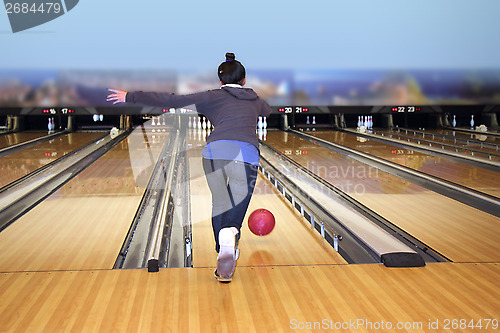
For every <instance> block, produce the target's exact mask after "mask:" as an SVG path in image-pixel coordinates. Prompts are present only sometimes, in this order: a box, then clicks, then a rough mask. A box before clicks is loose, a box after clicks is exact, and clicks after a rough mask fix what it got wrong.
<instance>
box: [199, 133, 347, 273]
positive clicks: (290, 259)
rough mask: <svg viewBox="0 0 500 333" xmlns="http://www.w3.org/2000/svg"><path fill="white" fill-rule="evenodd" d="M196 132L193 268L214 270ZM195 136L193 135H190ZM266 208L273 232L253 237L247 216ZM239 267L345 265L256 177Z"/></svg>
mask: <svg viewBox="0 0 500 333" xmlns="http://www.w3.org/2000/svg"><path fill="white" fill-rule="evenodd" d="M196 132H197V131H191V134H190V138H191V139H190V141H189V144H190V147H189V149H190V151H189V154H190V159H189V164H190V172H191V179H190V187H191V220H192V234H193V266H195V267H215V266H216V260H217V253H216V252H215V242H214V238H213V232H212V225H211V222H210V216H211V195H210V190H209V188H208V185H207V182H206V179H205V175H204V173H203V168H202V165H201V150H202V149H203V146H204V144H205V142H204V139H203V136H200V139H198V135H197V134H196ZM193 134H194V135H193ZM258 208H266V209H269V210H270V211H271V212H272V213H273V214H274V216H275V218H276V226H275V228H274V230H273V231H272V232H271V233H270V234H269V235H267V236H263V237H259V236H255V235H254V234H252V233H251V232H250V230H249V229H248V224H247V222H246V221H247V220H248V216H249V215H250V214H251V212H253V211H254V210H255V209H258ZM239 249H240V258H239V259H238V266H239V267H243V266H267V265H313V264H332V263H338V264H345V261H344V259H343V258H342V257H341V256H340V255H339V254H338V253H337V252H335V251H334V250H333V248H332V247H331V246H330V245H329V244H328V243H327V242H326V241H325V240H324V239H322V238H321V236H319V234H318V233H317V232H316V231H315V230H312V228H311V226H310V224H309V223H308V222H306V221H305V220H304V219H303V218H302V217H300V216H299V215H298V214H297V213H296V212H295V210H292V209H290V208H289V206H288V205H287V204H286V203H285V202H283V201H282V199H281V198H280V196H279V195H278V194H277V193H276V192H275V191H274V190H273V188H272V185H271V184H269V183H268V181H267V180H266V179H264V178H263V177H261V176H259V178H258V180H257V184H256V188H255V192H254V195H253V197H252V200H251V202H250V206H249V209H248V211H247V215H246V217H245V222H244V224H243V227H242V229H241V240H240V243H239Z"/></svg>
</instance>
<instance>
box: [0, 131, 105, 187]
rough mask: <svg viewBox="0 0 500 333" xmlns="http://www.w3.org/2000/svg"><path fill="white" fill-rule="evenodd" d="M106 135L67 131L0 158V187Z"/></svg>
mask: <svg viewBox="0 0 500 333" xmlns="http://www.w3.org/2000/svg"><path fill="white" fill-rule="evenodd" d="M104 135H106V134H105V133H85V132H77V133H69V134H67V135H63V136H58V137H56V138H54V139H52V140H50V141H46V142H42V143H40V144H38V145H35V146H32V147H30V148H26V149H23V150H20V151H17V152H14V153H12V154H9V155H6V156H4V157H1V158H0V187H3V186H5V185H7V184H9V183H11V182H13V181H15V180H17V179H19V178H21V177H23V176H26V175H27V174H29V173H31V172H33V171H35V170H37V169H39V168H41V167H42V166H44V165H46V164H49V163H51V162H52V161H54V160H56V159H58V158H60V157H62V156H64V155H66V154H69V153H71V152H72V151H74V150H76V149H78V148H80V147H82V146H84V145H86V144H88V143H90V142H92V141H95V140H97V139H99V138H101V137H103V136H104Z"/></svg>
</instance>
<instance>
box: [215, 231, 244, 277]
mask: <svg viewBox="0 0 500 333" xmlns="http://www.w3.org/2000/svg"><path fill="white" fill-rule="evenodd" d="M237 234H238V229H236V228H234V227H233V228H223V229H222V230H221V231H220V232H219V255H218V256H217V270H216V271H215V277H216V278H217V280H219V281H220V282H230V281H231V279H232V277H233V274H234V270H235V269H236V260H237V259H238V257H239V254H240V251H239V250H238V249H235V244H236V235H237Z"/></svg>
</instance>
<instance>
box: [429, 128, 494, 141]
mask: <svg viewBox="0 0 500 333" xmlns="http://www.w3.org/2000/svg"><path fill="white" fill-rule="evenodd" d="M488 131H490V130H489V129H488ZM433 132H435V133H437V134H442V135H447V136H454V137H456V138H457V139H458V138H460V139H465V140H467V139H476V140H478V139H479V140H480V141H483V140H482V139H484V137H482V135H483V134H479V135H477V134H472V133H467V132H461V131H454V130H448V129H440V130H434V131H433ZM490 132H492V133H497V132H496V131H494V130H493V131H490ZM484 136H486V139H485V140H484V142H489V143H494V144H497V145H500V137H498V136H494V135H487V134H484Z"/></svg>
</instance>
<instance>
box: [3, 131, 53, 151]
mask: <svg viewBox="0 0 500 333" xmlns="http://www.w3.org/2000/svg"><path fill="white" fill-rule="evenodd" d="M45 135H47V132H19V133H10V134H6V135H1V136H0V149H3V148H7V147H9V146H12V145H17V144H19V143H22V142H26V141H29V140H33V139H36V138H41V137H42V136H45Z"/></svg>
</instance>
